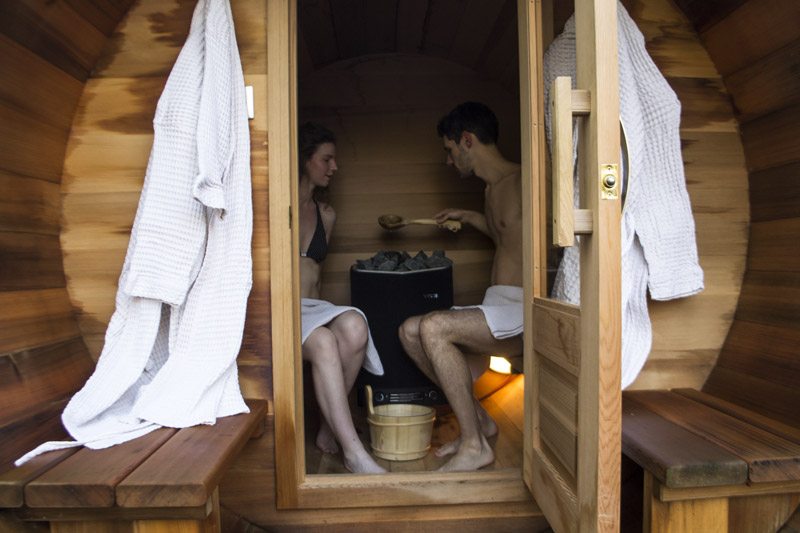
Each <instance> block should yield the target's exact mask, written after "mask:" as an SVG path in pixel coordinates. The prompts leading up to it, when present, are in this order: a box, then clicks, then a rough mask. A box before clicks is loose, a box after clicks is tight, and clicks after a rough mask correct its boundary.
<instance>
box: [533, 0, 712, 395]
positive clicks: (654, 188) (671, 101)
mask: <svg viewBox="0 0 800 533" xmlns="http://www.w3.org/2000/svg"><path fill="white" fill-rule="evenodd" d="M617 10H618V11H617V24H618V35H619V107H620V117H621V121H622V124H623V127H624V129H625V134H626V138H627V144H628V163H629V165H628V168H629V172H630V179H629V183H628V184H627V187H628V189H627V198H626V203H625V210H624V212H623V215H622V235H621V237H622V240H621V249H622V376H621V377H622V387H623V388H625V387H627V386H628V385H630V384H631V383H633V381H634V380H635V379H636V376H637V375H638V374H639V371H640V370H641V369H642V367H643V366H644V363H645V361H646V359H647V356H648V354H649V353H650V347H651V345H652V331H651V326H650V317H649V315H648V312H647V289H648V288H649V289H650V296H651V297H652V298H653V299H654V300H670V299H674V298H681V297H685V296H690V295H692V294H696V293H698V292H700V291H701V290H703V270H702V269H701V268H700V265H699V263H698V259H697V244H696V242H695V228H694V219H693V217H692V209H691V205H690V203H689V194H688V193H687V191H686V180H685V177H684V173H683V160H682V157H681V142H680V131H679V127H680V114H681V105H680V101H679V100H678V98H677V96H676V95H675V93H674V91H673V90H672V88H671V87H670V86H669V84H668V83H667V80H666V79H664V77H663V76H662V75H661V72H659V70H658V67H656V65H655V63H653V60H652V58H651V57H650V56H649V54H648V53H647V50H646V49H645V41H644V36H643V35H642V33H641V32H640V31H639V28H638V27H637V26H636V23H635V22H634V21H633V19H631V17H630V15H628V12H627V11H626V10H625V8H624V7H623V6H622V4H620V3H619V2H618V3H617ZM558 76H571V77H572V81H573V88H574V87H575V79H576V66H575V20H574V16H573V17H572V18H570V19H569V20H568V21H567V24H566V25H565V27H564V31H563V33H562V34H561V35H559V36H558V37H557V38H556V39H555V40H554V41H553V43H552V44H551V45H550V47H549V48H548V50H547V52H546V53H545V56H544V84H545V86H544V90H545V102H546V105H545V125H546V131H547V140H548V143H549V142H550V138H551V124H550V106H549V92H550V86H551V84H552V82H553V81H554V80H555V79H556V77H558ZM573 133H574V134H573V139H574V140H575V141H577V132H575V131H574V132H573ZM575 146H576V152H577V142H576V144H575ZM576 160H577V156H576ZM575 168H576V169H577V165H576V166H575ZM577 195H578V177H577V172H576V175H575V201H574V206H575V207H576V208H577V207H578V196H577ZM579 270H580V251H579V248H578V246H574V247H570V248H567V249H566V250H565V251H564V258H563V260H562V261H561V264H560V265H559V268H558V272H557V274H556V279H555V284H554V287H553V294H552V296H553V298H555V299H558V300H562V301H565V302H569V303H573V304H578V303H579V302H580V277H579Z"/></svg>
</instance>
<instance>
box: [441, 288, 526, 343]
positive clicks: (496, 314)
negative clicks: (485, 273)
mask: <svg viewBox="0 0 800 533" xmlns="http://www.w3.org/2000/svg"><path fill="white" fill-rule="evenodd" d="M451 309H480V310H481V311H483V315H484V316H485V317H486V323H487V324H488V325H489V330H490V331H491V332H492V336H493V337H494V338H495V339H507V338H509V337H515V336H517V335H519V334H521V333H522V325H523V324H522V287H514V286H512V285H493V286H491V287H489V288H488V289H486V294H485V295H484V297H483V303H482V304H481V305H467V306H454V307H452V308H451Z"/></svg>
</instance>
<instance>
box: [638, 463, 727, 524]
mask: <svg viewBox="0 0 800 533" xmlns="http://www.w3.org/2000/svg"><path fill="white" fill-rule="evenodd" d="M658 486H659V483H658V481H657V480H655V479H653V476H652V475H651V474H650V472H647V471H645V473H644V517H643V522H644V524H643V530H644V531H649V532H651V533H669V532H671V531H685V532H687V533H706V532H708V533H726V532H727V531H728V500H727V498H712V499H703V500H687V501H677V502H663V501H661V500H659V499H658V498H657V497H656V493H657V490H658V488H657V487H658Z"/></svg>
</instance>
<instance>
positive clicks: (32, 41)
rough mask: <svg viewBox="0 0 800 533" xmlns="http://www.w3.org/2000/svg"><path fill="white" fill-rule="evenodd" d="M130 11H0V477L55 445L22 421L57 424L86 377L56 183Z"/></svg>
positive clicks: (65, 5)
mask: <svg viewBox="0 0 800 533" xmlns="http://www.w3.org/2000/svg"><path fill="white" fill-rule="evenodd" d="M129 4H130V1H129V0H119V1H116V2H114V3H113V6H112V5H109V6H106V7H108V8H109V9H104V8H103V7H101V6H98V5H94V4H93V3H91V2H87V1H85V0H72V1H71V2H46V1H43V0H15V1H8V2H2V3H1V4H0V189H2V191H3V195H2V198H1V199H0V257H2V259H0V280H1V281H0V324H2V328H0V369H2V370H0V373H1V374H2V376H0V404H2V405H3V413H2V416H0V439H2V440H3V444H2V447H3V449H4V454H5V455H4V456H3V461H2V465H0V468H1V469H5V468H7V467H8V466H9V464H10V463H9V462H10V460H11V459H13V458H15V457H11V456H10V455H14V454H16V455H19V454H21V453H22V452H24V451H26V450H27V449H29V448H31V447H33V446H34V445H36V444H38V443H39V442H41V440H42V439H45V438H48V437H53V436H54V435H47V434H45V432H44V431H40V430H41V429H42V428H43V427H44V426H42V424H41V420H38V419H32V420H31V421H30V422H25V421H24V420H22V417H25V416H28V415H29V414H31V413H37V412H43V411H42V410H45V411H48V414H47V416H46V418H47V419H48V420H52V421H53V422H54V423H55V424H57V423H58V418H57V415H58V413H59V412H60V410H61V409H63V405H64V402H65V401H66V399H67V398H68V397H69V396H70V395H71V394H72V393H74V392H75V391H76V390H77V389H78V388H79V387H80V386H81V385H82V384H83V383H84V381H85V380H86V378H87V376H88V375H89V372H91V370H92V368H93V362H92V360H91V358H90V357H89V355H88V353H87V351H86V347H85V345H84V343H83V341H82V339H81V338H80V332H79V330H78V328H77V324H76V322H75V317H74V310H73V307H72V303H71V301H70V299H69V294H68V293H67V290H66V288H65V284H66V282H65V277H64V271H63V266H62V258H61V249H60V244H59V238H58V233H59V226H60V224H59V222H60V220H59V218H60V181H61V171H62V165H63V161H64V155H65V148H66V143H67V137H68V135H69V130H70V127H71V124H72V118H73V114H74V111H75V107H76V105H77V102H78V99H79V97H80V95H81V91H82V90H83V82H84V80H85V79H86V77H87V75H88V73H89V71H90V69H91V67H92V65H93V64H94V62H95V60H96V59H97V56H98V54H99V53H100V50H101V49H102V47H103V46H104V45H105V42H106V39H107V33H106V32H107V31H108V29H109V28H110V27H113V26H114V25H116V20H117V19H118V18H119V16H121V14H122V12H123V11H125V10H127V6H128V5H129ZM90 19H91V20H90ZM15 427H18V428H22V429H23V430H24V431H26V432H27V433H26V435H25V437H26V438H27V440H26V438H20V436H19V435H14V431H16V430H14V429H13V428H15ZM47 427H48V428H49V427H50V426H47ZM26 428H27V429H26ZM8 439H12V440H11V441H9V440H8ZM9 454H10V455H9Z"/></svg>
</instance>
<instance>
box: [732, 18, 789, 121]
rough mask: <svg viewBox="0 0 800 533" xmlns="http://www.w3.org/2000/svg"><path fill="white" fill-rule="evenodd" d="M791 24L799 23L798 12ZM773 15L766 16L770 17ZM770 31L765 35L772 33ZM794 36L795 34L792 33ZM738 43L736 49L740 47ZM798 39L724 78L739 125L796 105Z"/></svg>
mask: <svg viewBox="0 0 800 533" xmlns="http://www.w3.org/2000/svg"><path fill="white" fill-rule="evenodd" d="M794 9H796V10H797V15H796V17H795V24H797V23H800V9H798V8H797V6H795V7H794ZM773 16H774V14H770V18H772V17H773ZM772 31H774V30H771V31H770V32H769V33H772ZM795 33H797V32H796V31H795ZM740 47H741V44H739V45H738V46H737V48H740ZM798 85H800V39H797V40H795V41H793V42H791V43H789V44H787V45H786V46H784V47H783V48H780V49H778V50H776V51H774V52H772V53H771V54H769V55H767V56H765V57H763V58H761V59H759V60H758V62H755V63H753V64H751V65H747V66H745V67H744V68H742V69H740V70H738V71H736V72H735V73H733V74H731V75H729V76H727V77H726V78H725V86H726V88H727V89H728V91H729V92H730V94H731V97H732V98H733V104H734V108H735V109H736V114H737V117H738V118H739V121H740V122H748V121H750V120H752V119H754V118H757V117H760V116H763V115H766V114H767V113H771V112H773V111H777V110H780V109H784V108H786V107H789V106H792V105H795V104H797V103H800V96H799V95H798V93H797V87H798Z"/></svg>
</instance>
